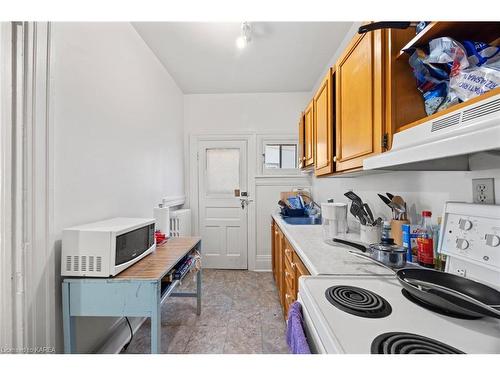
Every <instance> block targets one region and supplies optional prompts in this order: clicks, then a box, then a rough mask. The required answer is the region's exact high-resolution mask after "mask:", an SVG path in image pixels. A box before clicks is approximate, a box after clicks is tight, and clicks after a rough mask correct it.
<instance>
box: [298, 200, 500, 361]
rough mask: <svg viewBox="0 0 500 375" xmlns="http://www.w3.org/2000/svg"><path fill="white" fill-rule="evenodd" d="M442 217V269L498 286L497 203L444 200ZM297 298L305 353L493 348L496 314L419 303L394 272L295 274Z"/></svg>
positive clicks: (497, 348)
mask: <svg viewBox="0 0 500 375" xmlns="http://www.w3.org/2000/svg"><path fill="white" fill-rule="evenodd" d="M443 219H444V220H443V226H442V230H441V240H440V244H439V246H440V249H441V251H442V252H443V253H445V254H447V256H448V260H447V265H446V272H451V273H455V274H460V275H462V276H464V277H468V278H471V279H474V280H476V281H479V282H483V283H485V284H488V285H490V286H493V287H495V288H497V289H500V245H499V243H498V242H500V241H497V239H498V238H500V206H477V205H471V204H463V203H447V204H446V206H445V212H444V215H443ZM464 241H466V242H467V246H464ZM299 301H300V302H301V304H302V308H303V314H304V320H305V328H306V334H307V337H308V342H309V344H310V346H311V350H312V352H317V353H353V354H354V353H360V354H369V353H386V352H396V353H419V352H421V353H427V352H430V353H432V352H438V353H500V319H495V318H489V317H485V318H480V319H465V318H463V317H458V316H453V315H447V314H445V313H444V312H442V311H438V310H435V309H433V307H432V306H425V305H423V304H421V303H419V302H418V301H415V300H414V299H412V298H411V296H405V292H403V288H402V286H401V285H400V284H399V282H398V281H397V279H396V277H395V276H376V277H374V276H315V277H301V278H300V280H299ZM358 303H359V304H361V305H363V306H367V305H369V306H371V307H372V308H370V309H366V310H367V311H364V309H362V310H360V309H358V308H357V307H358V306H357V305H358ZM351 306H352V307H353V308H352V309H351V308H350V307H351Z"/></svg>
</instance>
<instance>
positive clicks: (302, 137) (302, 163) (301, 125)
mask: <svg viewBox="0 0 500 375" xmlns="http://www.w3.org/2000/svg"><path fill="white" fill-rule="evenodd" d="M304 141H305V124H304V112H302V113H301V114H300V119H299V149H298V154H299V168H304V167H305V157H304V155H305V152H304V151H305V143H304Z"/></svg>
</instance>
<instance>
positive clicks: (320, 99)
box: [313, 69, 334, 176]
mask: <svg viewBox="0 0 500 375" xmlns="http://www.w3.org/2000/svg"><path fill="white" fill-rule="evenodd" d="M332 81H333V76H332V69H329V70H328V73H327V75H326V77H325V79H324V80H323V82H321V85H320V87H319V89H318V91H317V92H316V95H314V99H313V103H314V111H313V114H314V134H315V137H314V138H315V145H316V149H315V150H316V151H315V153H316V157H315V174H316V176H321V175H325V174H329V173H332V172H333V171H334V162H333V118H332V112H333V111H332V109H333V108H332V107H333V98H332Z"/></svg>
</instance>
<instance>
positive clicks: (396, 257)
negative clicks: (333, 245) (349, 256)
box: [333, 238, 406, 268]
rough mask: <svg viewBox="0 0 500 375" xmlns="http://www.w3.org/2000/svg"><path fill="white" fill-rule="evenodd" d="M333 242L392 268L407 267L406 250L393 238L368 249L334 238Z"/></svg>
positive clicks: (384, 239) (372, 245)
mask: <svg viewBox="0 0 500 375" xmlns="http://www.w3.org/2000/svg"><path fill="white" fill-rule="evenodd" d="M333 241H334V242H338V243H341V244H344V245H348V246H352V247H354V248H356V249H358V250H361V251H362V252H363V253H367V254H368V255H370V257H371V258H373V259H375V260H377V261H379V262H381V263H383V264H385V265H386V266H389V267H392V268H403V267H404V266H405V265H406V250H405V248H404V247H401V246H398V245H396V244H394V240H393V239H392V238H383V239H382V241H381V242H380V243H374V244H371V245H369V246H368V247H366V246H364V245H362V244H359V243H356V242H351V241H346V240H343V239H340V238H334V239H333Z"/></svg>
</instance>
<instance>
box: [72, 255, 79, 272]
mask: <svg viewBox="0 0 500 375" xmlns="http://www.w3.org/2000/svg"><path fill="white" fill-rule="evenodd" d="M79 258H80V257H79V256H78V255H75V256H73V271H75V272H78V271H79V270H80V259H79Z"/></svg>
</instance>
